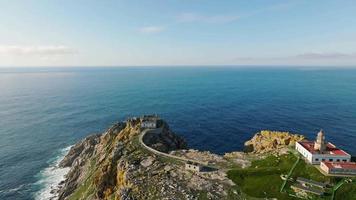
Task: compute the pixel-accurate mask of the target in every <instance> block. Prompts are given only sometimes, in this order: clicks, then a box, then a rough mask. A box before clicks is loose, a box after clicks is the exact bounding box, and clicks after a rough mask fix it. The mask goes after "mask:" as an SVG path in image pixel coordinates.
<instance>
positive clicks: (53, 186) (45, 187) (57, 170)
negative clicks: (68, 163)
mask: <svg viewBox="0 0 356 200" xmlns="http://www.w3.org/2000/svg"><path fill="white" fill-rule="evenodd" d="M71 147H72V146H69V147H66V148H64V149H62V150H61V151H60V153H59V154H58V156H57V157H56V158H55V159H54V160H53V161H52V162H50V165H49V166H48V167H47V168H45V169H43V170H42V171H41V172H40V173H39V180H38V181H37V182H36V185H38V186H39V187H40V190H39V191H38V192H37V193H35V196H34V198H35V199H36V200H50V199H51V200H52V199H57V195H58V193H57V192H56V190H58V189H59V186H60V185H59V183H60V182H61V181H63V180H65V175H66V174H67V173H68V171H69V169H70V168H69V167H66V168H61V167H59V163H60V161H61V160H62V159H63V158H64V156H65V155H66V154H67V153H68V151H69V150H70V148H71Z"/></svg>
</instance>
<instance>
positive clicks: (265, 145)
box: [245, 130, 304, 153]
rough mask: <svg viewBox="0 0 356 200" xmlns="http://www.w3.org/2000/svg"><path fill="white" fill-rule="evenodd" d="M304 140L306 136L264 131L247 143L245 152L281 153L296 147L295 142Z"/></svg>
mask: <svg viewBox="0 0 356 200" xmlns="http://www.w3.org/2000/svg"><path fill="white" fill-rule="evenodd" d="M303 139H304V136H303V135H299V134H292V133H289V132H279V131H268V130H263V131H261V132H259V133H256V134H255V135H254V136H253V138H252V139H251V140H248V141H246V142H245V152H252V153H267V152H271V151H281V149H284V148H286V147H289V146H294V145H295V142H297V141H301V140H303Z"/></svg>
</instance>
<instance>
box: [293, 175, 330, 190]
mask: <svg viewBox="0 0 356 200" xmlns="http://www.w3.org/2000/svg"><path fill="white" fill-rule="evenodd" d="M297 182H298V183H300V184H302V185H303V186H304V187H310V186H313V187H318V188H321V189H324V188H326V184H325V183H321V182H317V181H313V180H309V179H306V178H302V177H298V178H297Z"/></svg>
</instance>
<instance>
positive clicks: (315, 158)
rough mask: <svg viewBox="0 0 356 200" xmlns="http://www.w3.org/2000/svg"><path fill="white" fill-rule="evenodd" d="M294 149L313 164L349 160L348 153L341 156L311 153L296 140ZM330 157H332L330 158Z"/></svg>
mask: <svg viewBox="0 0 356 200" xmlns="http://www.w3.org/2000/svg"><path fill="white" fill-rule="evenodd" d="M295 149H296V150H297V151H298V152H299V153H300V154H302V155H303V156H304V157H305V158H306V159H307V160H308V162H310V163H311V164H314V165H316V164H320V162H321V161H332V162H350V160H351V156H350V155H344V156H342V155H332V154H312V153H310V152H309V151H308V150H307V149H305V148H304V147H303V146H302V145H301V144H299V143H298V142H297V143H296V145H295ZM323 159H324V160H323ZM330 159H332V160H330ZM338 160H339V161H338Z"/></svg>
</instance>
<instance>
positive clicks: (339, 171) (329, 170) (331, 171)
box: [320, 163, 356, 175]
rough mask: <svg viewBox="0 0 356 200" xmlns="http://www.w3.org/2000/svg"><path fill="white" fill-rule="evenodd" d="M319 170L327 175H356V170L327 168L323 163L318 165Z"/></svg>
mask: <svg viewBox="0 0 356 200" xmlns="http://www.w3.org/2000/svg"><path fill="white" fill-rule="evenodd" d="M320 168H321V169H322V170H323V171H324V172H326V173H328V174H342V175H356V169H344V168H329V167H328V166H326V165H325V164H324V163H320Z"/></svg>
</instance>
